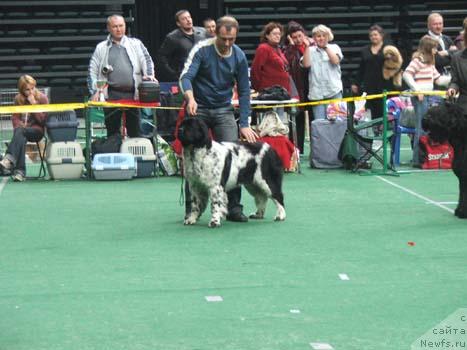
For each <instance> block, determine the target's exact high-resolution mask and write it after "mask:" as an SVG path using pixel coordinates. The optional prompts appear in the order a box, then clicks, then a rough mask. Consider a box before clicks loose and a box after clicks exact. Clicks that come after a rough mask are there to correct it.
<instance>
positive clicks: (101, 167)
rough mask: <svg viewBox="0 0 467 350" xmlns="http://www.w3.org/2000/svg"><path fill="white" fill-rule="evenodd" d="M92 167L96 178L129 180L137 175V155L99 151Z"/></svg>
mask: <svg viewBox="0 0 467 350" xmlns="http://www.w3.org/2000/svg"><path fill="white" fill-rule="evenodd" d="M91 167H92V173H93V174H94V178H95V179H96V180H129V179H131V178H132V177H133V176H135V175H136V162H135V157H133V155H132V154H129V153H98V154H96V155H95V156H94V159H93V160H92V166H91Z"/></svg>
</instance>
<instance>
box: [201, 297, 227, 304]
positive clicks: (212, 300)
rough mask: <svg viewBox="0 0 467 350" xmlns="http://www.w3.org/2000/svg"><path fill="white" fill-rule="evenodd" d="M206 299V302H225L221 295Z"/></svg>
mask: <svg viewBox="0 0 467 350" xmlns="http://www.w3.org/2000/svg"><path fill="white" fill-rule="evenodd" d="M204 298H205V299H206V301H208V302H211V303H212V302H219V301H223V300H224V299H222V297H221V296H220V295H206V296H205V297H204Z"/></svg>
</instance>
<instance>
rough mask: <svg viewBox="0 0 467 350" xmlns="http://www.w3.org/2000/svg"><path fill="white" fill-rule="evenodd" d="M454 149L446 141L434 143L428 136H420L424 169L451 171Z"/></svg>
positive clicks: (421, 158) (421, 159)
mask: <svg viewBox="0 0 467 350" xmlns="http://www.w3.org/2000/svg"><path fill="white" fill-rule="evenodd" d="M453 158H454V149H453V148H452V146H451V145H450V144H449V142H447V141H445V142H442V143H439V142H435V141H433V140H432V139H431V138H430V137H429V136H428V135H423V136H420V161H421V165H422V169H451V168H452V159H453Z"/></svg>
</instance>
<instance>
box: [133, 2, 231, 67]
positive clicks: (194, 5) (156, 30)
mask: <svg viewBox="0 0 467 350" xmlns="http://www.w3.org/2000/svg"><path fill="white" fill-rule="evenodd" d="M181 9H187V10H188V11H190V13H191V16H192V17H193V22H194V25H196V26H202V23H203V19H205V18H206V17H212V18H217V17H219V16H220V15H221V14H222V13H223V0H136V13H135V18H136V21H135V25H134V32H133V35H134V36H136V37H138V38H139V39H141V40H142V41H143V42H144V44H145V45H146V47H147V48H148V50H149V52H150V54H151V56H152V57H153V58H154V59H155V57H156V52H157V49H158V48H159V46H160V45H161V44H162V41H163V40H164V37H165V35H166V34H167V33H169V32H170V31H172V30H173V29H175V28H176V25H175V19H174V15H175V13H176V12H177V11H178V10H181Z"/></svg>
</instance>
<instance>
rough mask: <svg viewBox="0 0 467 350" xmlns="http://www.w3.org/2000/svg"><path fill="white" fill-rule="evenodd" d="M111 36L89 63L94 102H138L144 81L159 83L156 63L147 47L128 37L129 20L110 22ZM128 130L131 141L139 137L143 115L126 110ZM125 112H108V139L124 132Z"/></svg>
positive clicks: (110, 19)
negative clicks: (132, 138)
mask: <svg viewBox="0 0 467 350" xmlns="http://www.w3.org/2000/svg"><path fill="white" fill-rule="evenodd" d="M107 30H108V31H109V36H108V37H107V39H106V40H104V41H102V42H100V43H99V44H97V46H96V49H95V50H94V53H93V55H92V57H91V60H90V62H89V69H88V71H89V75H88V89H89V93H90V96H91V98H90V99H91V101H99V99H100V96H101V94H104V97H105V99H106V100H138V85H139V84H140V83H141V82H142V81H143V80H153V81H156V78H155V77H154V62H153V60H152V58H151V56H150V55H149V52H148V50H147V49H146V47H145V46H144V44H143V43H142V42H141V41H140V40H139V39H136V38H129V37H128V36H126V35H125V32H126V24H125V19H124V18H123V17H122V16H120V15H111V16H109V17H108V18H107ZM126 115H127V118H126V128H127V134H128V136H130V137H138V136H139V112H138V109H136V108H129V109H128V110H126ZM121 116H122V111H121V110H120V109H117V108H106V109H105V126H106V129H107V137H109V136H112V135H114V134H117V133H119V132H120V126H121Z"/></svg>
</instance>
